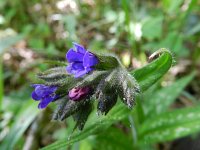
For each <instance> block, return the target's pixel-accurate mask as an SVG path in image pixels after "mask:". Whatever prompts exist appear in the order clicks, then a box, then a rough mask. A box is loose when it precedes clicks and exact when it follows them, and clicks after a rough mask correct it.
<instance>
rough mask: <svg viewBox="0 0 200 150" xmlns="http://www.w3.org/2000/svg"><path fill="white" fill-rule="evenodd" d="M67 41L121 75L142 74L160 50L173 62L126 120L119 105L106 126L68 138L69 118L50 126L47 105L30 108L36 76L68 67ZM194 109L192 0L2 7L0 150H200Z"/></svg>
mask: <svg viewBox="0 0 200 150" xmlns="http://www.w3.org/2000/svg"><path fill="white" fill-rule="evenodd" d="M74 41H76V42H77V43H80V44H83V45H84V46H85V47H87V48H88V49H90V50H93V51H96V52H102V53H103V52H112V53H116V54H117V55H118V56H119V58H120V59H121V61H122V62H123V64H124V65H125V66H126V67H127V68H128V69H137V68H141V67H142V66H144V65H146V64H147V63H148V62H149V59H148V57H149V56H150V55H151V54H152V53H153V52H155V51H156V50H158V49H159V48H163V47H164V48H167V49H169V50H170V51H171V52H172V53H173V57H174V59H175V62H174V65H173V67H172V68H171V69H170V71H169V72H168V73H167V74H166V75H165V76H164V77H163V78H162V79H161V80H159V81H158V82H157V83H156V84H154V85H153V86H152V87H151V88H149V89H148V90H147V91H145V92H143V93H142V94H141V95H140V96H139V97H138V99H137V105H136V107H135V108H134V109H133V110H132V111H128V112H123V111H122V112H120V110H122V109H121V105H120V104H117V105H118V106H116V109H115V110H113V111H112V112H111V113H110V115H109V114H108V117H102V118H100V119H99V118H98V116H97V115H96V114H95V113H94V114H93V115H91V116H90V118H89V120H88V122H87V127H86V130H84V131H76V132H75V133H72V129H73V126H74V122H73V120H72V119H71V118H69V119H68V120H66V121H64V122H52V121H51V116H52V113H53V110H54V108H55V106H54V105H53V104H52V105H51V106H49V107H48V108H47V109H45V110H42V111H41V110H38V109H37V102H35V101H33V100H32V99H31V97H30V94H31V91H32V90H33V89H32V88H31V87H30V83H31V82H32V81H33V79H34V78H35V74H36V73H38V72H41V71H44V70H46V69H48V68H49V67H52V65H50V64H48V63H46V60H59V61H61V60H63V61H65V54H66V52H67V50H68V49H69V48H70V47H72V42H74ZM161 62H162V61H161ZM161 62H160V63H161ZM158 65H159V64H158ZM199 100H200V1H198V0H174V1H173V0H31V1H27V0H1V1H0V149H2V150H12V149H14V150H21V149H24V150H29V149H33V150H34V149H39V148H42V147H44V149H61V150H62V149H70V150H102V149H103V150H118V149H119V150H128V149H138V150H139V149H141V150H151V149H152V150H153V149H155V150H184V149H188V148H191V149H193V150H195V149H196V150H197V149H200V138H199V132H200V104H199ZM123 107H125V106H123ZM117 110H118V111H117ZM99 120H100V121H99ZM98 121H99V122H98ZM77 135H78V136H77ZM52 143H53V144H52Z"/></svg>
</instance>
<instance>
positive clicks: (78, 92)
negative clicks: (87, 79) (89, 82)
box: [69, 87, 91, 101]
mask: <svg viewBox="0 0 200 150" xmlns="http://www.w3.org/2000/svg"><path fill="white" fill-rule="evenodd" d="M90 93H91V88H90V87H80V88H79V87H75V88H73V89H71V90H70V91H69V98H70V100H73V101H80V100H83V99H84V98H86V97H87V96H88V94H90Z"/></svg>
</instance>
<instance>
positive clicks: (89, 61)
mask: <svg viewBox="0 0 200 150" xmlns="http://www.w3.org/2000/svg"><path fill="white" fill-rule="evenodd" d="M73 44H74V48H75V49H73V48H71V49H70V50H69V51H68V52H67V54H66V59H67V60H68V62H69V65H68V66H67V72H68V73H70V74H74V77H75V78H79V77H82V76H84V75H85V74H87V73H89V72H91V71H93V70H94V66H95V65H96V64H98V62H99V60H98V58H97V57H96V56H95V55H94V54H93V53H91V52H89V51H87V50H86V49H85V48H84V47H83V46H82V45H79V44H77V43H73Z"/></svg>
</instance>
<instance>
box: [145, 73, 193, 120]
mask: <svg viewBox="0 0 200 150" xmlns="http://www.w3.org/2000/svg"><path fill="white" fill-rule="evenodd" d="M193 77H194V73H192V74H190V75H189V76H186V77H183V78H181V79H179V80H177V81H176V82H175V83H173V84H172V85H170V86H168V87H165V88H162V89H161V90H160V91H158V92H156V93H155V94H153V96H152V97H151V98H148V99H147V100H146V101H145V103H144V106H146V109H145V110H147V112H146V114H147V118H148V117H150V116H155V115H156V114H160V113H161V112H164V111H166V110H167V109H168V107H169V106H170V105H171V104H172V103H173V102H174V101H175V100H176V98H177V97H178V96H179V94H180V93H181V92H182V91H183V89H184V87H185V86H186V85H187V84H188V83H189V82H190V81H191V80H192V79H193Z"/></svg>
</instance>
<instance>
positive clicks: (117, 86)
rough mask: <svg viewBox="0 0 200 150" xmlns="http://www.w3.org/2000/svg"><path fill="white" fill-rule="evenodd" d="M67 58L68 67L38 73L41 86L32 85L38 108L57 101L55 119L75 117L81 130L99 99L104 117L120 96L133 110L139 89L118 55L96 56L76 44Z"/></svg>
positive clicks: (98, 107) (99, 105)
mask: <svg viewBox="0 0 200 150" xmlns="http://www.w3.org/2000/svg"><path fill="white" fill-rule="evenodd" d="M66 59H67V61H68V62H69V64H68V66H60V67H56V68H52V69H49V70H47V71H45V72H43V73H40V74H38V78H39V79H41V81H42V83H41V84H33V87H34V88H35V90H34V91H33V92H32V98H33V99H34V100H39V101H40V103H39V105H38V108H40V109H43V108H45V107H47V105H48V104H49V103H50V102H54V101H56V102H57V104H58V108H57V110H56V111H55V113H54V116H53V119H54V120H64V119H66V118H67V117H69V116H72V117H73V118H74V120H75V121H76V126H75V128H76V127H78V128H79V129H80V130H81V129H83V127H84V124H85V122H86V121H87V118H88V116H89V114H90V113H91V111H92V108H93V102H94V101H93V100H94V99H97V100H98V105H97V111H98V113H101V114H105V115H106V114H107V113H108V112H109V111H110V110H111V109H112V107H113V106H114V105H115V104H116V102H117V99H118V97H119V98H120V99H121V100H122V102H123V103H125V104H126V105H127V106H128V107H129V108H132V107H133V105H134V103H135V97H136V95H137V94H138V93H139V86H138V84H137V81H136V80H135V79H134V77H132V76H131V75H130V74H129V73H128V71H127V70H126V69H125V68H124V67H123V66H122V64H121V63H120V61H119V59H118V58H117V57H116V56H113V55H98V54H94V53H92V52H90V51H88V50H86V49H85V48H84V47H83V46H82V45H79V44H77V43H74V48H71V49H70V50H69V51H68V52H67V54H66Z"/></svg>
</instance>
